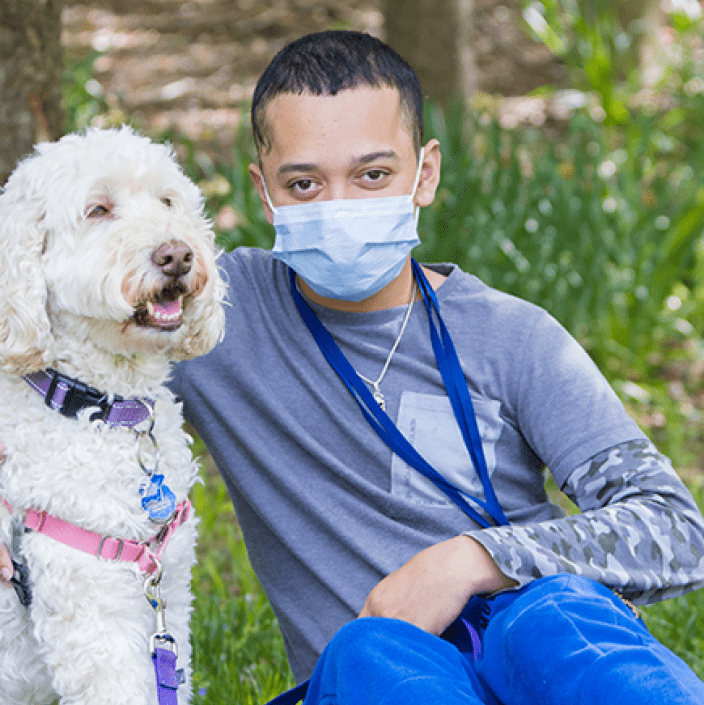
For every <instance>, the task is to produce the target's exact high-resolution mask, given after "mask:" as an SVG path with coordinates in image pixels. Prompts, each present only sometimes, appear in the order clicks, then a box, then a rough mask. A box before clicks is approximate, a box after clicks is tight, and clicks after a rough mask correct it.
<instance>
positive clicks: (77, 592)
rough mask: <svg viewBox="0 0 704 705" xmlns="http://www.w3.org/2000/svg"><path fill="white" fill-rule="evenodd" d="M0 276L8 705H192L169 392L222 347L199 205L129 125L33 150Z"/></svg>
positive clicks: (9, 206)
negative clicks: (195, 361)
mask: <svg viewBox="0 0 704 705" xmlns="http://www.w3.org/2000/svg"><path fill="white" fill-rule="evenodd" d="M0 273H1V274H0V440H1V441H2V442H3V443H4V444H5V447H6V458H7V459H6V462H5V463H4V464H2V465H1V466H0V493H1V495H2V500H3V501H2V502H1V503H0V542H5V543H6V544H7V545H10V546H12V553H13V559H14V560H15V561H16V562H17V568H18V570H17V572H16V574H15V578H16V581H13V582H17V583H18V585H17V589H16V591H13V590H11V589H7V588H5V589H0V703H2V705H19V704H20V703H21V704H26V705H30V704H31V705H46V704H48V703H53V702H54V701H55V700H57V698H58V702H59V703H61V705H69V703H70V704H71V705H84V704H86V705H87V704H88V703H90V704H92V705H98V704H100V705H127V704H128V703H129V705H157V702H161V703H167V704H169V703H174V704H175V703H176V702H178V704H179V705H184V704H185V703H187V702H188V701H189V700H190V691H191V687H190V666H189V661H190V646H189V630H188V623H189V615H190V611H191V594H190V589H189V584H190V569H191V566H192V565H193V562H194V547H195V538H196V529H195V523H196V522H195V518H194V517H193V515H192V512H190V507H189V504H188V503H187V497H188V493H189V490H190V488H191V486H192V485H193V483H194V481H195V479H196V473H197V466H196V464H195V463H194V461H193V459H192V456H191V451H190V448H189V441H190V439H189V438H188V436H187V435H186V434H185V433H184V431H183V430H182V417H181V411H180V405H179V404H178V403H177V402H176V401H175V400H174V398H173V396H172V394H171V393H170V392H169V391H168V390H167V389H166V388H165V387H164V386H163V383H164V381H165V380H166V378H167V376H168V374H169V366H170V361H172V360H180V359H185V358H190V357H194V356H196V355H201V354H204V353H206V352H207V351H208V350H210V349H211V348H212V347H213V346H214V345H215V344H216V343H217V342H218V341H219V339H220V338H221V335H222V329H223V311H222V301H223V296H224V283H223V281H222V279H221V278H220V276H219V274H218V269H217V265H216V251H215V246H214V238H213V232H212V229H211V227H210V224H209V222H208V220H207V219H206V218H205V217H204V215H203V204H202V198H201V195H200V192H199V190H198V189H197V187H196V186H195V185H194V184H193V183H192V182H191V181H190V180H189V179H188V178H187V177H186V176H185V175H184V174H183V172H182V171H181V170H180V168H179V167H178V166H177V164H176V163H175V161H174V159H173V155H172V153H171V150H170V149H169V148H168V147H166V146H164V145H160V144H155V143H153V142H151V141H150V140H148V139H147V138H145V137H142V136H139V135H137V134H135V133H134V132H133V131H132V130H130V129H129V128H126V127H123V128H121V129H119V130H117V129H116V130H99V129H91V130H88V131H87V132H86V133H85V134H81V135H78V134H76V135H67V136H66V137H64V138H62V139H61V140H59V141H58V142H55V143H45V144H40V145H38V146H37V148H36V150H35V153H34V154H33V155H32V156H30V157H28V158H26V159H25V160H23V161H22V162H20V164H19V166H18V167H17V169H16V170H15V172H14V173H13V174H12V176H11V177H10V179H9V180H8V182H7V185H6V188H5V189H4V192H3V193H2V194H0ZM22 576H24V578H25V579H24V581H23V585H19V583H20V582H22V581H21V580H20V578H21V577H22ZM20 598H22V600H23V601H24V602H25V603H27V604H28V606H27V607H25V606H23V605H22V604H21V603H20ZM145 598H146V599H145ZM164 607H166V610H164ZM176 651H178V660H176ZM184 680H185V684H183V685H181V687H180V688H179V687H178V685H179V681H181V682H183V681H184Z"/></svg>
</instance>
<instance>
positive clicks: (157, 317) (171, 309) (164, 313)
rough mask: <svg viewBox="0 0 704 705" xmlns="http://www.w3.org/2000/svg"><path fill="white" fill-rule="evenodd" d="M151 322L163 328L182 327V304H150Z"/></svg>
mask: <svg viewBox="0 0 704 705" xmlns="http://www.w3.org/2000/svg"><path fill="white" fill-rule="evenodd" d="M148 308H149V320H150V321H151V323H152V325H155V326H159V327H162V328H174V327H178V326H180V325H181V317H182V313H183V311H182V309H181V302H180V301H179V300H178V299H176V300H174V301H159V302H157V301H154V302H150V304H149V305H148Z"/></svg>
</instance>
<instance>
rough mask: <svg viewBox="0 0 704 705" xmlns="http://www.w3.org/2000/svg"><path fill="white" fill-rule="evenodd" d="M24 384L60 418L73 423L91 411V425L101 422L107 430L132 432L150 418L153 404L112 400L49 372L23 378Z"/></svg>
mask: <svg viewBox="0 0 704 705" xmlns="http://www.w3.org/2000/svg"><path fill="white" fill-rule="evenodd" d="M24 379H25V381H26V382H27V383H28V384H29V385H30V386H31V387H32V388H33V389H35V390H36V391H37V392H39V394H41V395H42V397H43V398H44V403H45V404H46V405H47V406H48V407H50V408H51V409H54V410H55V411H58V412H59V413H60V414H61V415H62V416H66V417H68V418H71V419H75V418H76V417H77V416H78V412H79V411H82V410H83V409H86V408H89V407H90V408H93V409H95V411H94V412H93V413H92V414H91V416H90V419H91V421H95V420H100V421H104V422H105V423H106V424H108V426H127V427H128V428H132V427H134V426H137V425H138V424H140V423H142V421H146V420H147V419H148V418H149V417H150V416H152V413H153V411H152V408H153V406H154V402H153V401H151V400H150V399H137V398H133V399H124V398H123V397H121V396H118V395H114V396H113V397H112V400H111V398H110V397H109V396H108V395H107V394H105V393H103V392H101V391H99V390H97V389H95V388H94V387H89V386H88V385H86V384H83V382H80V381H79V380H77V379H74V378H72V377H68V376H66V375H62V374H61V373H60V372H57V371H56V370H52V369H51V368H48V369H47V370H43V371H41V372H34V373H32V374H30V375H26V376H25V378H24ZM96 407H97V408H96Z"/></svg>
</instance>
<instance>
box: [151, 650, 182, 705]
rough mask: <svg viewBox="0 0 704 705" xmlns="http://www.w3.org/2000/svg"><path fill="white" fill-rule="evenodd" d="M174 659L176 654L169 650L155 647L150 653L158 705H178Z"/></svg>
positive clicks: (177, 684) (176, 673) (177, 681)
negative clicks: (154, 674)
mask: <svg viewBox="0 0 704 705" xmlns="http://www.w3.org/2000/svg"><path fill="white" fill-rule="evenodd" d="M176 658H177V656H176V652H175V651H171V650H170V649H162V648H160V647H155V648H154V651H153V652H152V660H153V661H154V672H155V673H156V693H157V697H158V700H159V705H178V695H177V692H178V686H179V677H178V672H177V671H176Z"/></svg>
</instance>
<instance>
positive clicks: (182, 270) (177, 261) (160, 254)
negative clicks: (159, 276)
mask: <svg viewBox="0 0 704 705" xmlns="http://www.w3.org/2000/svg"><path fill="white" fill-rule="evenodd" d="M152 262H153V263H154V264H155V265H156V266H157V267H158V268H159V269H161V271H162V272H163V273H164V274H166V275H167V276H169V277H174V278H175V277H180V276H181V275H183V274H188V272H190V271H191V266H192V265H193V250H192V249H191V248H190V247H189V246H188V245H187V244H186V243H185V242H183V241H182V240H170V241H169V242H165V243H164V244H163V245H159V247H157V248H156V250H154V252H153V253H152Z"/></svg>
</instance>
